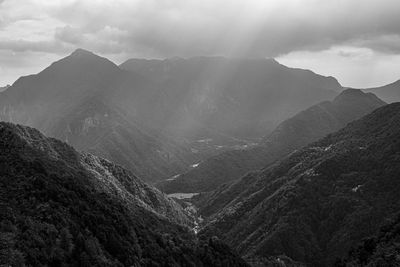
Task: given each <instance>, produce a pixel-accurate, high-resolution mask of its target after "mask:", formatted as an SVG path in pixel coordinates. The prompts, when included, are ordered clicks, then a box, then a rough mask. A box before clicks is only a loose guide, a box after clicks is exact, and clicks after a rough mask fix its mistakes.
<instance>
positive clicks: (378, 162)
mask: <svg viewBox="0 0 400 267" xmlns="http://www.w3.org/2000/svg"><path fill="white" fill-rule="evenodd" d="M399 135H400V103H395V104H390V105H386V106H384V107H381V108H379V109H377V110H375V111H374V112H372V113H371V114H369V115H367V116H365V117H363V118H362V119H360V120H357V121H355V122H352V123H350V124H348V125H347V126H346V127H345V128H343V129H342V130H340V131H338V132H336V133H334V134H330V135H328V136H327V137H325V138H323V139H321V140H320V141H317V142H315V143H312V144H310V145H309V146H307V147H305V148H303V149H301V150H299V151H296V152H294V153H292V154H291V155H290V156H288V157H286V158H284V159H282V160H281V161H279V162H276V163H275V164H273V165H271V166H269V167H267V168H265V169H263V170H261V171H258V172H253V173H249V174H248V175H246V176H245V177H243V178H242V179H240V180H238V181H237V182H236V183H234V184H233V185H230V188H229V190H228V191H230V192H233V193H232V195H231V196H230V197H231V200H230V201H228V202H227V203H226V205H224V206H223V207H222V208H221V209H220V210H219V211H218V212H216V213H214V214H213V215H212V216H211V217H210V218H208V224H207V226H206V228H205V229H204V231H203V233H204V234H207V233H213V234H217V235H218V236H219V237H221V238H222V239H223V240H224V241H226V242H227V243H228V244H229V245H231V246H232V247H234V248H235V249H237V251H239V252H240V253H241V254H242V255H244V256H246V257H254V256H256V257H264V256H271V255H281V254H285V255H287V256H289V257H290V258H292V259H294V260H296V261H300V262H303V263H306V264H308V265H310V266H329V265H332V264H333V263H334V262H335V261H336V259H337V258H341V257H343V256H345V255H346V254H347V253H348V251H349V249H350V248H351V247H353V246H355V245H356V244H357V243H358V242H360V241H361V240H362V239H363V238H365V237H368V236H370V235H372V234H374V233H375V232H376V231H377V230H378V229H379V226H380V224H381V223H382V222H383V221H384V220H385V218H390V217H391V216H393V214H395V213H397V212H398V210H399V207H400V196H399V194H398V192H399V190H400V180H399V179H398V178H399V177H400V140H399V138H398V137H399ZM232 196H233V197H232Z"/></svg>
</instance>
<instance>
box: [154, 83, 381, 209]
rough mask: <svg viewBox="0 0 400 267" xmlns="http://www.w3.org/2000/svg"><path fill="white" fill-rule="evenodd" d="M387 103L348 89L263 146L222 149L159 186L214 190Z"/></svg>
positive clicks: (167, 189)
mask: <svg viewBox="0 0 400 267" xmlns="http://www.w3.org/2000/svg"><path fill="white" fill-rule="evenodd" d="M385 104H386V103H385V102H383V101H382V100H380V99H379V98H377V97H376V96H375V95H373V94H371V93H368V94H366V93H363V92H362V91H361V90H355V89H348V90H345V91H343V92H342V93H340V94H339V95H338V96H337V97H336V98H335V99H334V100H333V101H325V102H322V103H319V104H317V105H314V106H312V107H310V108H308V109H306V110H304V111H302V112H299V113H298V114H296V115H295V116H293V117H292V118H289V119H287V120H285V121H284V122H282V123H281V124H280V125H279V126H278V127H277V128H276V129H275V130H274V131H273V132H272V133H271V134H269V135H267V136H266V137H265V138H264V139H263V140H262V142H261V144H260V145H259V146H256V147H252V148H248V149H241V150H234V151H227V152H223V153H220V154H218V155H216V156H213V157H210V158H208V159H206V160H205V161H203V162H201V163H200V164H199V166H198V167H196V168H194V169H192V170H190V171H188V172H186V173H184V174H182V175H180V176H179V177H177V178H176V179H173V180H171V179H170V180H164V181H161V182H159V183H157V184H156V186H157V187H158V188H160V189H161V190H163V191H164V192H167V193H175V192H204V191H211V190H214V189H215V188H216V187H218V186H220V185H222V184H224V183H229V182H232V181H234V180H236V179H238V178H240V177H241V176H243V175H245V174H246V173H247V172H249V171H252V170H257V169H260V168H262V167H264V166H267V165H269V164H271V163H272V162H274V161H275V160H277V159H279V158H281V157H282V156H284V155H287V154H288V153H290V152H292V151H294V150H295V149H299V148H301V147H303V146H305V145H307V144H309V143H311V142H313V141H316V140H318V139H319V138H322V137H324V136H325V135H327V134H329V133H332V132H334V131H337V130H339V129H340V128H342V127H344V126H345V125H346V124H347V123H349V122H350V121H353V120H355V119H358V118H361V117H362V116H364V115H366V114H368V113H369V112H371V111H373V110H374V109H376V108H378V107H381V106H383V105H385ZM219 190H220V189H219ZM206 199H207V200H208V202H209V203H210V207H211V208H214V207H215V205H219V204H218V203H216V202H218V201H214V202H213V203H211V202H210V198H209V197H208V196H207V197H206Z"/></svg>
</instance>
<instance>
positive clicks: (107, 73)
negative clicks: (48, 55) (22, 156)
mask: <svg viewBox="0 0 400 267" xmlns="http://www.w3.org/2000/svg"><path fill="white" fill-rule="evenodd" d="M127 84H129V86H128V85H127ZM131 85H132V86H133V85H135V87H133V88H132V87H130V86H131ZM150 85H151V82H150V81H147V79H145V78H143V77H141V76H139V75H135V74H132V73H127V72H125V71H123V70H121V69H120V68H119V67H118V66H116V65H115V64H114V63H112V62H111V61H109V60H108V59H105V58H102V57H99V56H97V55H95V54H93V53H91V52H89V51H85V50H82V49H78V50H76V51H74V52H73V53H72V54H71V55H69V56H67V57H65V58H63V59H61V60H59V61H57V62H55V63H53V64H51V66H49V67H48V68H46V69H45V70H43V71H42V72H40V73H38V74H36V75H31V76H27V77H22V78H20V79H18V80H17V81H16V82H15V83H14V84H13V85H12V86H11V87H10V88H9V89H8V90H7V91H5V92H3V93H1V94H0V119H1V120H3V121H10V122H14V123H21V124H24V125H29V126H32V127H35V128H38V129H40V130H41V131H43V132H44V133H45V134H47V135H49V136H52V137H56V138H59V139H62V140H64V141H67V142H69V143H70V144H71V145H73V146H74V147H76V148H77V149H79V150H85V151H90V152H92V153H94V154H96V155H100V156H103V157H106V158H107V159H109V160H112V161H115V162H116V163H118V164H121V165H124V166H125V167H127V168H129V169H130V170H131V171H133V172H135V173H136V174H137V175H140V176H141V177H143V179H145V180H147V181H155V180H157V179H161V178H165V177H169V176H170V175H174V174H176V173H179V172H182V171H184V170H187V169H188V166H189V165H190V164H193V163H194V162H196V161H198V156H197V155H195V154H194V153H192V152H191V150H190V148H189V147H186V145H184V144H181V143H180V142H178V141H177V140H175V139H174V138H171V137H169V136H168V137H167V136H163V135H162V134H161V133H159V132H158V131H157V132H156V131H154V130H152V129H149V128H147V127H146V126H144V125H143V124H140V122H138V119H137V118H136V117H135V116H134V115H132V114H129V113H127V112H126V110H123V109H121V108H120V107H119V102H118V101H114V100H115V95H118V94H119V93H120V92H122V91H124V90H125V91H134V92H138V91H140V90H146V89H147V88H148V87H149V86H150ZM136 86H137V87H138V88H139V89H136ZM121 88H122V89H121ZM121 95H122V94H121ZM135 95H139V93H137V94H135V93H132V97H133V98H134V97H135ZM131 102H133V101H131Z"/></svg>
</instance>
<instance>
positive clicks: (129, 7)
mask: <svg viewBox="0 0 400 267" xmlns="http://www.w3.org/2000/svg"><path fill="white" fill-rule="evenodd" d="M77 47H81V48H85V49H88V50H91V51H93V52H95V53H97V54H100V55H103V56H105V57H108V58H110V59H111V60H113V61H114V62H115V63H117V64H119V63H122V62H123V61H124V60H125V59H128V58H131V57H141V58H165V57H173V56H181V57H190V56H196V55H225V56H234V57H275V58H277V59H278V61H280V62H281V63H282V64H285V65H288V66H293V67H301V68H308V69H312V70H313V71H315V72H317V73H320V74H324V75H332V76H335V77H336V78H337V79H338V80H339V82H340V83H341V84H342V85H344V86H352V87H371V86H377V85H382V84H385V83H389V82H393V81H395V80H397V79H400V1H399V0H241V1H239V0H98V1H96V0H79V1H77V0H0V86H1V85H2V84H3V85H5V84H7V83H13V82H14V81H15V80H16V79H17V78H18V77H19V76H22V75H27V74H32V73H37V72H39V71H40V70H41V69H43V68H44V67H46V66H48V65H49V64H50V63H51V62H53V61H55V60H57V59H59V58H60V57H63V56H66V55H68V54H69V53H71V52H72V51H73V50H74V49H75V48H77Z"/></svg>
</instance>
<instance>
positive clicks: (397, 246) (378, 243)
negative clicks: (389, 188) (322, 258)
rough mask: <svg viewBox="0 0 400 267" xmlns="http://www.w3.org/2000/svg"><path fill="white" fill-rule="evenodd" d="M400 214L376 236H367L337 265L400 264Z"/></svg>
mask: <svg viewBox="0 0 400 267" xmlns="http://www.w3.org/2000/svg"><path fill="white" fill-rule="evenodd" d="M399 255H400V215H397V216H396V217H395V218H394V219H392V220H390V222H387V223H385V224H384V225H383V226H382V227H381V228H380V230H379V233H378V234H377V235H375V236H372V237H368V238H365V239H364V240H363V242H362V243H361V244H360V245H359V246H358V247H356V248H353V249H351V250H350V253H349V255H348V257H347V258H346V259H344V260H338V261H337V262H336V266H338V267H339V266H340V267H342V266H343V267H344V266H388V267H389V266H399V265H400V257H399Z"/></svg>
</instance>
